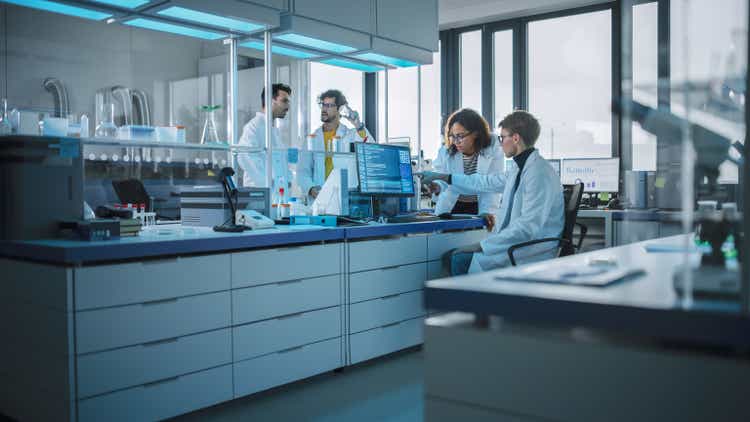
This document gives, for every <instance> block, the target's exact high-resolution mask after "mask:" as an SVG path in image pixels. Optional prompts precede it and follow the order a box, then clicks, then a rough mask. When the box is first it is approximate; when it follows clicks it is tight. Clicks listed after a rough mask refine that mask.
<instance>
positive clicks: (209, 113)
mask: <svg viewBox="0 0 750 422" xmlns="http://www.w3.org/2000/svg"><path fill="white" fill-rule="evenodd" d="M220 108H221V106H220V105H204V106H201V110H202V111H203V112H204V113H205V114H206V121H205V122H204V123H203V132H202V133H201V144H216V143H220V142H221V141H220V140H219V133H218V132H217V131H216V110H218V109H220Z"/></svg>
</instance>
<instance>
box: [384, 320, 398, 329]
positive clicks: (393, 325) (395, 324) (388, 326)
mask: <svg viewBox="0 0 750 422" xmlns="http://www.w3.org/2000/svg"><path fill="white" fill-rule="evenodd" d="M400 324H401V321H399V322H394V323H391V324H385V325H383V326H381V327H380V328H391V327H395V326H397V325H400Z"/></svg>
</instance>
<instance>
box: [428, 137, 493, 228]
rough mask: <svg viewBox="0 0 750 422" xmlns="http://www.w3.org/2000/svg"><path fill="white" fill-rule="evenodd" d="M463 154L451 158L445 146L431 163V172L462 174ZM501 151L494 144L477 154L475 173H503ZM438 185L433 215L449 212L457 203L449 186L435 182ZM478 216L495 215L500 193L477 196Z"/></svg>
mask: <svg viewBox="0 0 750 422" xmlns="http://www.w3.org/2000/svg"><path fill="white" fill-rule="evenodd" d="M462 156H463V154H461V153H460V152H456V153H455V154H453V155H452V156H451V155H450V153H449V151H448V149H446V148H445V146H443V147H441V148H440V151H438V156H437V158H436V159H435V161H433V162H432V167H433V170H434V171H436V172H438V173H449V174H463V173H464V160H463V157H462ZM503 164H504V158H503V151H502V149H500V148H498V147H497V146H496V145H495V144H494V143H493V144H492V145H490V146H489V147H487V148H485V149H483V150H482V151H480V152H479V157H478V158H477V173H479V174H496V173H502V171H503ZM437 183H438V184H439V185H440V194H439V195H437V202H436V203H435V215H440V214H443V213H446V212H451V210H452V209H453V207H454V206H455V205H456V201H458V196H459V194H458V192H457V190H456V189H455V188H453V187H452V186H451V185H448V184H447V183H445V182H442V181H437ZM478 202H479V203H478V210H479V214H497V212H498V207H499V205H500V193H498V192H482V193H479V194H478Z"/></svg>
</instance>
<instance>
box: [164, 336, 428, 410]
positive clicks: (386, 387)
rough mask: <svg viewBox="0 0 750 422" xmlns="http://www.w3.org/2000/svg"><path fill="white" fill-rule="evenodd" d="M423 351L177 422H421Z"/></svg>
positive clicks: (232, 403) (226, 404)
mask: <svg viewBox="0 0 750 422" xmlns="http://www.w3.org/2000/svg"><path fill="white" fill-rule="evenodd" d="M423 406H424V364H423V356H422V352H421V351H414V350H411V351H405V352H402V353H397V354H395V355H391V356H388V357H385V358H380V359H375V360H374V361H371V362H366V363H364V364H360V365H357V366H355V367H349V368H346V369H345V370H343V371H342V372H338V373H327V374H322V375H319V376H317V377H314V378H311V379H309V380H305V381H300V382H297V383H294V384H291V385H288V386H283V387H279V388H276V389H273V390H270V391H267V392H263V393H258V394H255V395H252V396H249V397H245V398H241V399H237V400H233V401H231V402H228V403H223V404H219V405H217V406H214V407H211V408H208V409H203V410H199V411H197V412H193V413H190V414H187V415H183V416H181V417H179V418H176V419H175V420H176V421H181V422H188V421H238V420H243V421H274V422H284V421H302V420H304V421H315V422H344V421H357V422H368V421H379V422H412V421H422V420H423V419H424V417H423Z"/></svg>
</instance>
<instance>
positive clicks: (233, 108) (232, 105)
mask: <svg viewBox="0 0 750 422" xmlns="http://www.w3.org/2000/svg"><path fill="white" fill-rule="evenodd" d="M225 43H226V44H229V75H228V76H229V77H228V79H229V81H228V82H229V92H228V96H229V98H227V104H228V105H229V110H228V112H227V138H229V145H235V144H237V140H238V139H237V138H238V136H237V98H238V97H239V87H238V74H237V39H236V38H230V39H228V40H226V41H225Z"/></svg>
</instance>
